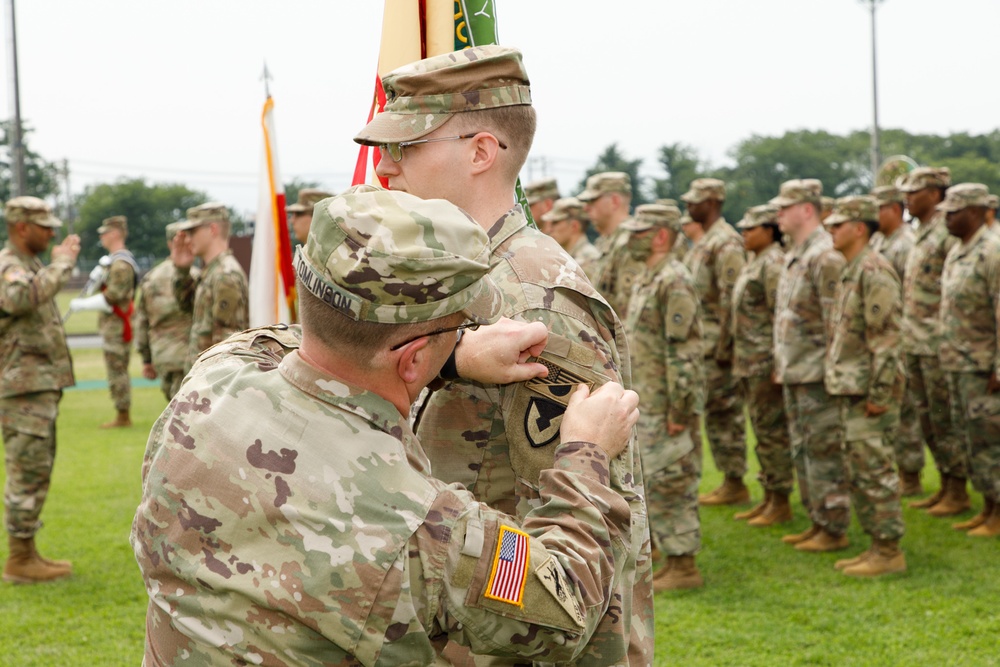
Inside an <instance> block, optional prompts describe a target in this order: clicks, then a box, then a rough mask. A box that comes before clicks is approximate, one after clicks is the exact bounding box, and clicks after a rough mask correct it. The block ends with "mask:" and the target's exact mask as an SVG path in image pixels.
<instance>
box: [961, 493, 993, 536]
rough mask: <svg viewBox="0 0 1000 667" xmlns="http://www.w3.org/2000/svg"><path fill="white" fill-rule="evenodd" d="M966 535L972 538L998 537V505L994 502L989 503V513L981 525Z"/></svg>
mask: <svg viewBox="0 0 1000 667" xmlns="http://www.w3.org/2000/svg"><path fill="white" fill-rule="evenodd" d="M967 535H970V536H972V537H997V536H1000V503H997V502H996V501H995V500H994V501H992V502H991V503H990V513H989V515H988V516H987V517H986V520H985V521H983V523H982V524H980V525H979V526H976V527H975V528H973V529H972V530H970V531H969V532H968V533H967Z"/></svg>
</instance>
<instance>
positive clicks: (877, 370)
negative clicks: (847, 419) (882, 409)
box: [825, 246, 904, 406]
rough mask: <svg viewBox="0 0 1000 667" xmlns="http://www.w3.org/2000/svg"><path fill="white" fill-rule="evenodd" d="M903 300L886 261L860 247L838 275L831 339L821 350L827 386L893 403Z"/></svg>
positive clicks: (898, 380) (899, 384)
mask: <svg viewBox="0 0 1000 667" xmlns="http://www.w3.org/2000/svg"><path fill="white" fill-rule="evenodd" d="M901 308H902V303H901V299H900V288H899V278H898V277H897V276H896V271H895V270H894V269H893V268H892V265H891V264H889V260H888V259H886V258H885V257H883V256H882V255H880V254H879V253H877V252H875V250H874V249H872V248H871V247H870V246H865V247H864V248H863V249H862V250H861V252H860V253H859V254H858V256H857V257H855V258H854V259H852V260H851V261H850V262H849V263H848V264H847V265H846V266H845V267H844V269H843V271H842V272H841V274H840V286H839V288H838V290H837V305H836V307H835V308H834V311H833V327H834V328H833V338H832V339H831V340H830V346H829V348H828V349H827V353H826V379H825V385H826V391H827V393H828V394H831V395H833V396H867V397H868V400H869V401H870V402H871V403H874V404H875V405H883V406H889V405H891V404H898V401H899V398H900V396H901V394H902V389H903V377H904V375H903V364H902V361H901V359H900V350H899V326H900V324H899V320H900V310H901Z"/></svg>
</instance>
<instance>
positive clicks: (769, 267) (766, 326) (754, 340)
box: [732, 243, 785, 378]
mask: <svg viewBox="0 0 1000 667" xmlns="http://www.w3.org/2000/svg"><path fill="white" fill-rule="evenodd" d="M784 270H785V254H784V252H783V251H782V249H781V246H780V245H778V244H777V243H772V244H771V245H769V246H768V247H767V248H765V249H764V251H763V252H761V253H760V254H758V255H757V256H756V257H754V258H753V259H752V260H751V261H750V263H749V264H747V265H746V266H744V267H743V270H742V271H741V272H740V277H739V278H737V279H736V286H735V287H734V288H733V317H732V326H733V375H734V376H735V377H738V378H746V377H755V376H766V377H770V376H771V372H772V371H773V370H774V305H775V303H777V300H778V282H779V281H780V280H781V274H782V273H783V272H784Z"/></svg>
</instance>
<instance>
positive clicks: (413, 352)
mask: <svg viewBox="0 0 1000 667" xmlns="http://www.w3.org/2000/svg"><path fill="white" fill-rule="evenodd" d="M429 344H430V338H429V337H428V336H424V337H422V338H418V339H416V340H414V341H411V342H409V343H407V344H406V345H404V346H403V347H401V348H399V349H398V350H396V352H395V353H396V354H397V355H399V356H398V357H397V358H396V374H397V375H398V376H399V379H400V380H402V381H403V382H404V383H406V384H414V383H416V382H418V381H420V380H421V379H422V378H423V377H425V375H426V371H427V364H428V363H429V362H430V356H431V355H430V350H428V349H427V346H428V345H429ZM437 370H438V371H440V369H437Z"/></svg>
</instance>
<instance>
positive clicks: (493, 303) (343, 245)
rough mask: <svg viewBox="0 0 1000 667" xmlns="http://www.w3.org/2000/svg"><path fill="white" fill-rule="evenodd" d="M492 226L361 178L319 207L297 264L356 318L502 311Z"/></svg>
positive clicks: (395, 319)
mask: <svg viewBox="0 0 1000 667" xmlns="http://www.w3.org/2000/svg"><path fill="white" fill-rule="evenodd" d="M489 256H490V245H489V239H488V238H487V236H486V232H484V231H483V229H482V227H480V226H479V225H478V224H477V223H476V222H475V221H474V220H473V219H472V218H470V217H469V214H467V213H466V212H465V211H463V210H462V209H460V208H458V207H457V206H455V205H454V204H451V203H450V202H447V201H445V200H443V199H426V200H425V199H420V198H419V197H414V196H413V195H410V194H407V193H405V192H390V191H389V190H383V189H381V188H377V187H374V186H371V185H358V186H355V187H353V188H351V189H349V190H347V191H346V192H344V193H343V194H340V195H337V196H336V197H332V198H330V199H327V200H324V201H323V203H322V205H321V206H317V207H316V209H315V211H314V212H313V224H312V227H311V228H310V229H309V238H308V240H307V241H306V244H305V246H303V247H302V248H300V249H299V251H298V252H297V253H296V255H295V271H296V274H297V275H298V277H299V279H300V280H301V281H302V284H303V286H304V288H305V289H307V290H309V292H311V293H312V294H314V295H315V296H316V297H317V298H319V299H320V300H322V301H323V302H324V303H326V304H327V305H329V306H330V307H331V308H333V309H335V310H336V311H338V312H339V313H341V314H343V315H345V316H346V317H349V318H351V319H353V320H360V321H365V322H381V323H383V324H404V323H408V322H426V321H429V320H434V319H438V318H441V317H446V316H448V315H452V314H454V313H459V312H461V313H464V314H465V316H466V317H468V318H469V319H470V320H472V321H474V322H478V323H480V324H490V323H492V322H495V321H496V320H498V319H499V318H500V309H501V307H502V305H503V299H502V296H501V294H500V291H499V289H497V287H496V285H495V284H494V282H493V280H492V278H490V277H489V276H488V275H487V274H488V273H489V269H490V266H489Z"/></svg>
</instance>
